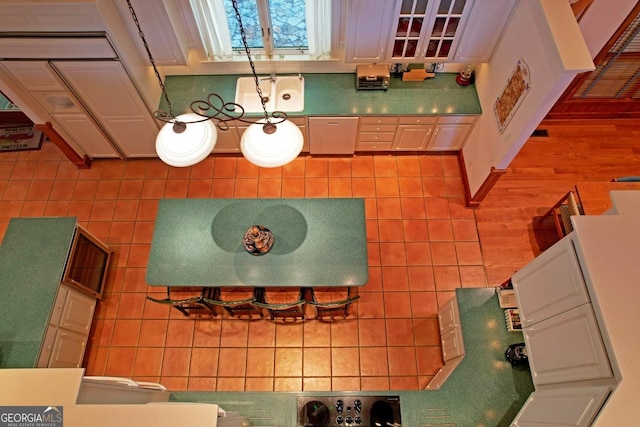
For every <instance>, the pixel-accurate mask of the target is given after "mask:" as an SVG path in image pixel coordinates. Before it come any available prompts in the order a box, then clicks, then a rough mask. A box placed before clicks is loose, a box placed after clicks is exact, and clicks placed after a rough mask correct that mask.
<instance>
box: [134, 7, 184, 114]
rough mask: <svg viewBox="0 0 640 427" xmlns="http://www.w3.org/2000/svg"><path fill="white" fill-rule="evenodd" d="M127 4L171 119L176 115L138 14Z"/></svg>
mask: <svg viewBox="0 0 640 427" xmlns="http://www.w3.org/2000/svg"><path fill="white" fill-rule="evenodd" d="M127 6H128V7H129V13H131V17H132V18H133V22H134V23H135V24H136V27H137V28H138V35H139V36H140V39H142V44H143V45H144V48H145V50H146V51H147V56H148V57H149V62H151V66H152V67H153V72H154V73H155V75H156V78H157V79H158V83H159V84H160V89H162V95H163V96H164V99H165V101H167V106H168V107H169V115H170V116H171V118H172V119H175V118H176V116H175V115H174V114H173V105H171V101H170V100H169V95H168V94H167V90H166V89H165V88H164V83H163V82H162V77H160V72H159V71H158V68H157V67H156V62H155V61H154V60H153V55H151V50H150V49H149V45H148V44H147V39H146V38H145V37H144V33H143V32H142V28H140V22H138V16H137V15H136V11H135V10H133V6H132V5H131V0H127Z"/></svg>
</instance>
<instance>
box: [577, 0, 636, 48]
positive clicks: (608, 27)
mask: <svg viewBox="0 0 640 427" xmlns="http://www.w3.org/2000/svg"><path fill="white" fill-rule="evenodd" d="M637 2H638V1H637V0H595V1H594V2H593V3H592V4H591V6H590V7H589V9H587V11H586V12H585V14H584V16H583V17H582V19H581V20H580V22H579V26H580V30H582V35H583V36H584V41H585V42H586V43H587V46H588V47H589V52H591V57H592V58H595V56H596V55H597V54H598V53H599V52H600V50H601V49H602V47H603V46H604V45H605V44H606V43H607V42H608V41H609V38H611V35H612V34H613V33H614V32H615V30H617V29H618V27H619V26H620V23H621V22H622V21H624V19H625V18H626V17H627V16H628V15H629V12H631V9H633V7H634V6H635V5H636V3H637Z"/></svg>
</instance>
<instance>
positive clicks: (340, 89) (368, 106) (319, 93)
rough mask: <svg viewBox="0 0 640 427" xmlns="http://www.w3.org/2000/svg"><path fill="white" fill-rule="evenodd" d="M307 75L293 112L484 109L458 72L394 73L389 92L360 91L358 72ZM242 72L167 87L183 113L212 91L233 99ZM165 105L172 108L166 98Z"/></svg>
mask: <svg viewBox="0 0 640 427" xmlns="http://www.w3.org/2000/svg"><path fill="white" fill-rule="evenodd" d="M283 75H285V74H283ZM303 76H304V78H305V87H304V91H305V104H304V110H303V111H302V112H296V113H291V114H290V115H291V116H312V115H315V116H317V115H330V116H334V115H335V116H343V115H358V116H361V115H430V114H437V115H442V114H482V109H481V108H480V101H479V100H478V94H477V92H476V88H475V85H473V84H471V85H469V86H460V85H458V84H457V83H456V81H455V78H456V76H457V74H455V73H438V74H437V75H436V77H434V78H432V79H427V80H424V81H420V82H403V81H402V79H401V78H396V77H391V80H390V84H389V90H388V91H379V90H356V77H355V74H351V73H348V74H303ZM238 77H246V76H238V75H213V76H168V77H167V78H166V81H165V88H166V90H167V93H168V94H169V97H170V99H171V103H172V104H173V108H174V113H175V114H176V115H177V114H182V113H184V112H187V111H188V107H189V104H190V103H191V102H192V101H195V100H198V99H206V98H207V95H208V94H209V93H211V92H214V93H217V94H218V95H220V96H222V98H223V99H224V100H225V101H226V102H233V100H234V98H235V88H236V80H237V78H238ZM160 107H161V108H165V109H166V103H165V102H164V100H163V101H162V102H161V105H160Z"/></svg>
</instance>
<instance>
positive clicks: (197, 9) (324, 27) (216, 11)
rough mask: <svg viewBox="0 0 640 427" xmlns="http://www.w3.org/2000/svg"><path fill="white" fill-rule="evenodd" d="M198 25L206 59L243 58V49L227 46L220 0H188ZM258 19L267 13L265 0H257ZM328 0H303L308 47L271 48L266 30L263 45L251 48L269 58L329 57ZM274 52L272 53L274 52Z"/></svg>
mask: <svg viewBox="0 0 640 427" xmlns="http://www.w3.org/2000/svg"><path fill="white" fill-rule="evenodd" d="M189 3H190V4H191V9H192V10H193V14H194V17H195V20H196V24H197V26H198V32H199V34H200V38H201V40H202V44H203V47H204V50H205V56H206V58H207V59H208V60H209V61H234V60H238V59H240V60H241V59H244V57H245V53H244V51H242V52H238V51H234V49H233V48H232V47H231V33H230V32H229V26H228V23H227V18H226V13H225V10H224V6H223V3H222V1H220V0H189ZM256 3H257V5H258V13H259V14H260V18H261V22H266V21H265V20H264V19H263V17H264V16H266V15H264V14H268V6H267V1H266V0H257V1H256ZM331 3H332V1H331V0H305V11H306V21H307V42H308V45H309V47H308V49H305V50H301V51H297V50H294V49H277V50H275V52H272V50H271V34H270V30H269V29H267V31H265V39H264V40H265V49H252V53H254V51H255V53H256V58H259V56H260V54H264V55H265V56H267V57H268V58H270V59H278V58H279V59H291V58H293V59H297V60H320V59H328V58H330V57H331V23H332V19H331V18H332V16H331ZM274 54H275V55H274Z"/></svg>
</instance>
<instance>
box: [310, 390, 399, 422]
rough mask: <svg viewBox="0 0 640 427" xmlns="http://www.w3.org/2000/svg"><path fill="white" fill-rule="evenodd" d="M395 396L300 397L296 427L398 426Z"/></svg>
mask: <svg viewBox="0 0 640 427" xmlns="http://www.w3.org/2000/svg"><path fill="white" fill-rule="evenodd" d="M401 425H402V423H401V419H400V397H399V396H361V395H355V394H354V395H340V396H300V397H298V427H352V426H371V427H400V426H401Z"/></svg>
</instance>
